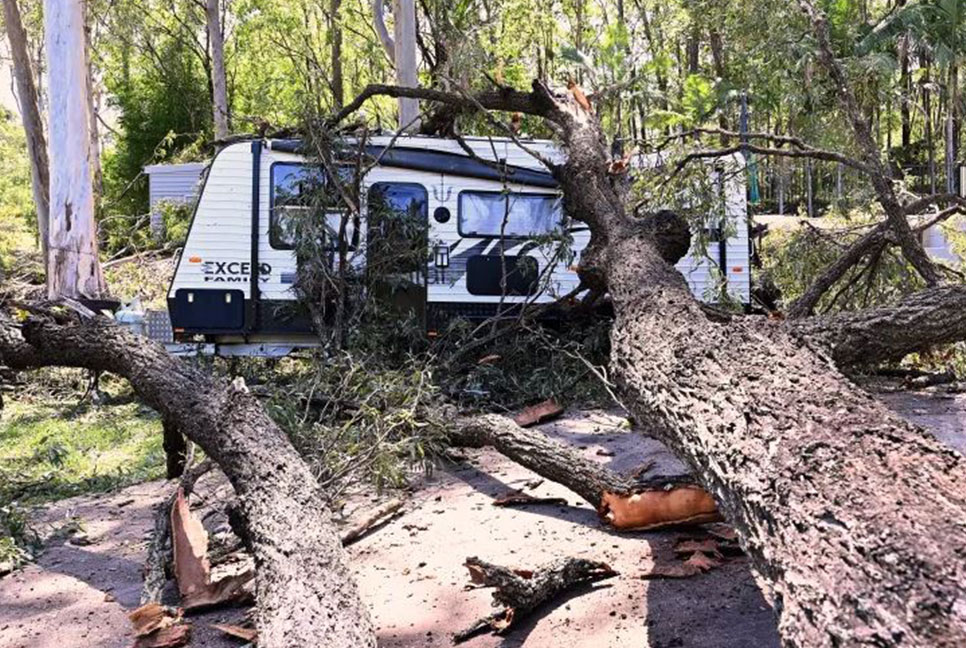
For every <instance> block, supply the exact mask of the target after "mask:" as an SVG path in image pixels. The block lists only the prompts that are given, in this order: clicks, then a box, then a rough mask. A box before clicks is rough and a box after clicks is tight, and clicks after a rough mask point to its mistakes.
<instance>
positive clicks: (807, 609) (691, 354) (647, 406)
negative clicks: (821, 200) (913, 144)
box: [349, 82, 966, 648]
mask: <svg viewBox="0 0 966 648" xmlns="http://www.w3.org/2000/svg"><path fill="white" fill-rule="evenodd" d="M380 92H381V89H379V88H373V87H370V88H368V89H367V90H366V92H364V93H363V94H362V95H360V99H359V100H357V101H356V102H353V104H351V105H350V107H349V108H357V107H358V106H359V105H361V102H362V100H363V99H364V98H365V97H367V96H372V95H373V94H379V93H380ZM407 92H412V93H413V96H417V97H420V98H424V99H428V100H430V101H439V102H442V103H444V104H446V105H447V106H454V105H456V106H463V108H464V109H466V110H472V109H473V108H474V107H477V108H478V107H481V106H482V107H483V108H486V109H499V110H516V111H520V112H525V113H529V114H532V115H536V116H539V117H543V118H544V119H546V120H548V121H550V122H551V123H552V124H553V126H554V127H555V130H556V131H557V132H558V133H559V135H560V137H561V139H562V141H563V143H564V147H565V149H566V152H567V159H566V161H565V162H564V163H563V164H560V165H554V164H548V166H549V167H550V169H551V171H552V172H553V174H554V176H555V178H556V179H557V180H558V182H559V183H560V186H561V188H562V190H563V194H564V207H565V210H566V211H567V212H568V213H569V214H571V215H572V216H574V217H575V218H577V219H579V220H581V221H584V222H586V223H587V224H588V226H589V228H590V230H591V240H590V244H589V245H588V247H587V248H586V249H585V250H584V251H583V253H582V254H581V259H580V267H579V270H580V275H581V280H582V282H583V285H584V286H585V287H587V288H588V289H589V290H592V291H596V292H599V293H602V292H604V291H607V292H609V293H610V295H611V297H612V299H613V302H614V308H615V313H616V317H615V321H614V325H613V328H612V333H611V363H612V375H613V376H614V378H615V379H616V382H617V386H618V389H619V390H620V394H621V397H622V400H623V402H624V403H625V405H627V406H628V407H629V408H630V410H631V412H632V413H633V414H634V417H635V419H636V420H637V421H638V422H639V423H640V424H642V425H643V426H644V427H645V428H646V429H648V431H649V432H650V433H652V434H654V435H655V436H657V437H658V438H659V439H661V440H662V441H664V442H665V443H666V444H667V445H668V446H669V447H670V448H671V449H672V450H673V451H674V452H675V453H676V454H677V455H678V456H679V457H680V458H682V459H683V460H685V461H686V462H687V463H688V464H689V466H690V467H691V469H692V470H693V471H694V472H695V474H696V475H697V476H698V477H699V479H700V480H701V482H702V483H703V485H704V486H705V487H706V488H707V489H708V490H709V491H710V492H711V493H712V494H713V495H714V497H715V500H716V501H717V503H718V506H719V508H720V509H721V511H722V513H724V515H725V516H726V517H727V519H728V520H729V522H731V523H732V524H734V525H735V528H736V529H737V530H738V532H739V536H740V539H741V541H742V544H743V546H744V547H745V548H746V549H747V551H748V553H749V555H750V557H751V558H752V560H753V561H754V563H755V565H756V567H757V569H758V570H759V571H760V572H761V573H762V574H763V575H764V576H765V577H766V578H767V579H768V580H769V581H770V582H771V584H772V586H773V589H774V592H775V604H776V609H777V610H778V612H779V615H780V621H779V629H780V632H781V635H782V638H783V641H784V642H785V644H786V645H789V646H832V645H876V646H899V645H902V646H906V645H929V646H941V647H946V646H948V647H950V648H952V647H953V646H961V645H964V644H966V604H964V603H963V602H964V601H966V533H964V532H966V492H964V489H963V487H962V484H964V483H966V460H964V458H963V457H962V456H961V455H959V454H958V453H956V452H954V451H952V450H950V449H949V448H947V447H945V446H943V445H942V444H941V443H939V442H938V441H937V440H935V439H934V438H933V437H932V436H930V435H929V434H928V433H926V432H925V431H923V430H921V429H919V428H916V427H915V426H912V425H911V424H909V423H908V422H906V421H904V420H902V419H900V418H899V417H898V416H896V415H895V414H893V413H892V412H890V411H889V410H887V409H886V408H885V407H884V406H883V405H882V404H880V403H879V402H878V401H876V400H875V399H874V398H872V397H871V396H870V395H868V394H867V393H865V392H864V391H862V390H861V389H859V388H858V387H856V386H855V385H854V384H852V383H850V382H849V381H848V380H847V379H846V378H845V377H844V376H843V375H842V374H841V373H839V371H838V370H836V369H835V367H834V366H833V365H832V364H831V363H830V362H829V360H828V358H827V356H825V355H824V354H819V353H815V352H814V351H813V350H812V349H811V348H809V347H808V346H807V345H806V344H805V343H804V342H803V341H802V340H801V338H800V337H798V336H795V335H793V334H792V333H791V332H790V331H789V330H788V329H787V328H785V327H782V326H774V325H769V324H767V323H766V322H765V321H762V320H761V319H760V318H759V319H754V318H734V319H732V320H730V321H722V320H719V319H716V320H714V321H712V320H711V319H709V317H708V316H707V315H706V313H705V310H704V309H703V308H702V307H701V305H700V304H699V303H698V302H697V301H696V299H695V298H694V296H693V295H692V294H691V292H690V290H689V289H688V286H687V283H686V282H685V280H684V278H683V277H682V276H681V275H680V273H678V272H677V271H676V270H675V269H674V268H673V266H672V265H671V264H670V263H669V260H668V259H667V258H662V255H661V249H660V246H659V244H658V241H657V239H656V238H655V236H654V235H653V234H652V233H650V232H649V231H648V230H647V228H646V226H645V225H644V224H642V222H641V220H639V219H636V218H634V217H632V216H629V215H628V214H627V213H626V209H625V205H626V202H627V195H626V183H623V182H621V181H620V179H619V178H614V177H613V176H612V175H611V174H610V173H608V169H609V168H610V162H611V160H610V156H609V154H608V149H609V147H608V145H607V138H606V137H605V135H604V133H603V131H602V129H601V126H600V123H599V122H598V120H597V119H596V117H594V115H593V113H592V112H591V111H588V110H585V109H584V108H583V107H581V106H580V105H579V104H578V103H577V102H576V101H575V100H574V99H573V97H571V96H569V95H564V96H561V95H555V94H554V93H552V92H551V91H550V90H549V89H548V88H547V87H546V86H544V85H543V84H541V83H539V82H534V84H533V91H532V92H530V93H522V92H519V91H515V90H512V89H509V88H500V89H499V91H498V92H494V93H490V94H488V95H487V96H486V97H485V99H486V101H485V102H484V101H480V102H474V101H473V100H472V98H471V99H467V98H466V97H463V96H460V95H455V94H449V93H445V92H440V91H434V92H433V93H427V92H426V91H421V90H413V91H410V90H408V89H402V88H393V89H392V93H393V96H398V95H400V94H403V93H407ZM876 181H877V189H883V190H889V191H891V188H890V187H887V186H886V185H887V184H888V182H889V180H888V178H885V179H882V178H878V179H876ZM882 193H888V192H887V191H884V192H882ZM885 197H886V198H888V197H889V196H885ZM886 202H889V201H886ZM890 207H891V204H890ZM892 211H894V212H896V213H898V211H897V210H892ZM895 216H896V214H894V213H890V224H892V225H896V223H895V222H894V221H896V220H897V219H896V218H895ZM901 216H902V217H903V219H904V216H905V215H904V214H901ZM903 226H904V227H905V230H908V225H907V224H906V223H905V221H904V220H903V221H902V222H901V223H898V227H897V228H896V229H898V230H899V231H898V232H897V236H899V239H900V241H902V242H903V243H908V240H907V239H908V237H903V236H902V234H908V231H904V230H903ZM902 247H903V252H904V253H905V254H906V256H907V257H911V259H912V261H913V262H917V261H920V262H921V261H922V259H921V258H919V256H917V255H916V254H915V253H916V252H917V250H916V247H917V246H916V245H905V244H904V245H903V246H902ZM920 249H921V246H920ZM930 268H931V264H929V263H928V260H927V261H926V262H924V263H917V269H919V270H920V272H921V273H922V274H923V275H924V276H926V278H927V281H929V280H930V279H935V276H934V275H935V273H934V272H929V270H930Z"/></svg>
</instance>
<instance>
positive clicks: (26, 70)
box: [3, 0, 50, 264]
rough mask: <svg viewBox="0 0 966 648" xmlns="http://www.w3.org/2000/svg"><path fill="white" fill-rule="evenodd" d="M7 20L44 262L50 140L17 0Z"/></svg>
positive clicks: (10, 3) (7, 7)
mask: <svg viewBox="0 0 966 648" xmlns="http://www.w3.org/2000/svg"><path fill="white" fill-rule="evenodd" d="M3 19H4V25H5V26H6V30H7V41H8V42H9V43H10V54H11V57H12V58H13V74H14V77H15V78H16V81H17V94H18V97H17V98H18V100H19V103H20V115H21V119H22V121H23V130H24V133H25V135H26V137H27V154H28V155H29V156H30V184H31V187H32V188H33V196H34V205H35V208H36V210H37V232H38V233H39V238H40V250H41V253H42V254H43V258H44V263H45V264H46V260H47V258H48V254H47V244H48V240H49V228H50V226H49V223H50V218H49V205H50V167H49V164H48V161H47V141H46V139H45V138H44V121H43V118H42V117H41V115H40V102H39V98H38V95H37V86H36V85H35V83H34V74H33V69H32V66H31V64H30V55H29V53H28V46H27V32H26V31H25V30H24V28H23V21H22V20H21V17H20V7H18V6H17V0H3Z"/></svg>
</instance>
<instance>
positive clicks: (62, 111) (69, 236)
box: [44, 0, 106, 299]
mask: <svg viewBox="0 0 966 648" xmlns="http://www.w3.org/2000/svg"><path fill="white" fill-rule="evenodd" d="M44 30H45V32H46V38H47V69H48V79H49V80H48V87H49V100H50V112H49V115H50V149H49V150H50V253H49V255H48V257H47V293H48V296H49V297H50V298H51V299H56V298H59V297H72V298H78V297H87V298H95V299H96V298H99V297H101V296H103V295H104V294H105V293H106V287H105V284H104V277H103V275H102V274H101V265H100V261H99V259H98V253H97V226H96V223H95V222H94V190H93V184H92V182H91V164H90V160H91V140H90V113H89V105H90V104H89V102H88V97H87V94H88V87H87V55H86V51H85V48H86V38H85V34H84V2H83V0H44Z"/></svg>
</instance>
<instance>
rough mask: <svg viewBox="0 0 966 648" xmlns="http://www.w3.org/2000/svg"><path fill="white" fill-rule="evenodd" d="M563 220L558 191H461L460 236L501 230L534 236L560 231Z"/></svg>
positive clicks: (513, 235)
mask: <svg viewBox="0 0 966 648" xmlns="http://www.w3.org/2000/svg"><path fill="white" fill-rule="evenodd" d="M504 222H505V224H504ZM562 223H563V208H562V205H561V198H560V196H557V195H556V194H537V193H511V192H496V191H463V192H461V193H460V197H459V233H460V236H480V237H487V236H500V234H501V233H502V234H503V236H506V237H510V238H531V237H534V236H543V235H546V234H550V233H552V232H554V231H557V230H559V229H560V226H561V225H562Z"/></svg>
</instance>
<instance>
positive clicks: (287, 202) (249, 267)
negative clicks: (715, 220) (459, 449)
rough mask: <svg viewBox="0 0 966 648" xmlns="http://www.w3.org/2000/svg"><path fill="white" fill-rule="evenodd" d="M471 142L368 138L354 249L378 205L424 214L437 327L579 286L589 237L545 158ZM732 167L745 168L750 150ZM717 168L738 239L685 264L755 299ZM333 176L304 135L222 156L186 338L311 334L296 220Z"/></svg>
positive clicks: (367, 244) (422, 289)
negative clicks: (313, 189) (562, 243)
mask: <svg viewBox="0 0 966 648" xmlns="http://www.w3.org/2000/svg"><path fill="white" fill-rule="evenodd" d="M466 141H467V143H468V144H469V146H470V147H471V149H472V150H473V152H474V156H470V155H468V154H467V153H466V152H465V151H464V150H463V149H462V148H461V147H460V146H459V143H458V142H456V141H454V140H447V139H439V138H432V137H420V136H405V137H397V138H393V137H389V136H379V137H374V138H371V139H370V140H369V141H368V142H367V144H368V152H369V153H370V154H371V155H372V156H373V157H374V158H376V159H378V164H376V165H375V166H373V167H372V168H371V169H370V170H369V171H368V173H367V174H366V176H365V178H364V179H363V181H362V186H361V191H360V194H361V202H362V204H361V205H360V212H361V213H362V219H361V221H360V223H359V227H358V229H359V231H358V232H354V233H352V234H351V236H352V237H353V243H354V244H355V245H354V246H353V247H354V248H355V249H359V250H369V251H370V253H371V251H372V250H375V249H378V245H377V243H378V242H379V241H378V240H377V239H378V237H380V236H384V235H385V234H384V228H382V229H380V228H370V227H367V219H366V214H367V213H368V210H369V209H370V207H371V206H372V205H375V204H379V205H380V208H381V209H385V208H388V209H391V210H399V211H401V212H406V213H408V214H410V215H412V214H416V215H417V216H418V218H419V220H420V222H421V223H424V224H425V225H424V229H423V231H422V232H421V240H420V241H419V242H418V244H419V245H426V246H428V250H427V252H428V254H427V259H428V263H427V267H426V268H425V269H423V271H421V272H414V273H412V283H413V287H414V289H415V291H416V293H417V294H418V295H419V297H418V300H421V302H422V304H421V308H424V312H423V313H422V314H423V316H424V317H425V321H426V325H427V329H428V331H429V332H430V333H432V332H433V331H435V330H436V329H437V328H439V327H440V326H442V324H443V323H445V321H446V320H447V319H448V318H450V317H453V316H465V317H470V318H482V317H488V316H491V315H493V314H494V313H496V312H497V311H498V309H506V308H509V307H514V306H519V305H522V304H528V303H545V302H550V301H555V300H557V299H559V298H560V297H561V296H564V295H567V294H569V293H571V292H572V291H573V290H574V289H575V288H576V287H577V285H578V283H579V281H578V278H577V274H576V272H575V267H576V264H577V263H578V261H579V257H580V253H581V251H582V250H583V249H584V247H585V246H586V245H587V243H588V241H589V231H588V230H587V227H586V226H585V225H583V224H582V223H580V222H577V221H571V220H568V219H567V217H566V215H565V214H564V213H563V209H562V199H561V196H560V192H559V190H558V188H557V184H556V182H555V180H554V179H553V177H552V176H551V175H550V173H549V172H548V171H547V170H546V168H545V167H544V166H543V165H542V164H541V163H540V162H539V161H538V160H536V159H534V157H533V156H531V155H530V154H529V153H528V152H526V151H524V150H523V149H522V148H520V146H518V145H517V144H516V143H514V142H513V141H512V140H509V139H499V138H470V139H467V140H466ZM526 145H527V148H528V149H530V150H536V151H537V152H539V153H540V154H541V155H542V156H544V157H549V158H551V159H553V158H558V159H559V157H560V155H561V154H560V152H559V151H558V150H557V149H556V148H555V146H554V144H553V143H552V142H549V141H537V140H529V141H527V142H526ZM494 163H495V164H494ZM639 163H643V164H653V163H654V161H653V160H646V159H643V158H642V161H639ZM729 164H730V165H732V166H734V165H740V164H741V158H740V157H738V156H736V157H735V158H734V159H733V160H731V161H730V162H729ZM712 173H716V174H720V175H721V178H722V179H721V180H720V187H721V191H723V193H724V199H725V200H724V204H725V207H726V212H727V218H728V219H729V221H730V222H731V227H730V228H729V230H728V231H729V234H730V236H728V238H727V239H726V240H721V241H716V242H713V243H711V244H709V246H708V250H707V254H706V255H704V256H701V257H698V256H696V255H693V254H692V253H689V255H688V256H686V257H685V258H683V259H682V260H681V261H680V262H679V263H678V265H677V267H678V269H679V270H680V271H681V272H682V273H683V275H684V276H685V277H686V278H687V280H688V282H689V284H690V286H691V289H692V290H693V291H694V293H695V295H697V296H698V297H707V296H708V295H710V294H711V292H712V287H713V285H714V284H715V280H714V273H715V272H717V268H718V267H720V268H723V269H724V272H725V274H726V276H727V289H728V291H729V292H730V294H731V296H732V298H734V299H736V300H738V301H741V302H744V303H747V302H748V300H749V294H750V288H751V285H750V268H749V249H748V228H747V218H746V213H747V208H746V198H745V184H744V179H743V174H742V173H728V174H724V173H720V172H719V171H713V172H712ZM323 175H324V174H322V173H321V171H320V170H319V169H318V168H317V167H313V166H312V165H309V164H307V162H306V159H305V157H304V156H303V155H302V154H301V153H300V142H298V141H295V140H265V141H262V140H255V141H250V142H242V143H237V144H232V145H230V146H228V147H226V148H224V149H223V150H222V151H221V152H219V153H218V155H217V156H216V157H215V159H214V160H213V161H212V163H211V166H210V168H209V170H208V173H207V176H206V178H205V180H204V184H203V188H202V190H201V194H200V197H199V199H198V203H197V205H196V208H195V213H194V216H193V219H192V222H191V226H190V229H189V232H188V238H187V241H186V243H185V246H184V250H183V252H182V254H181V257H180V259H179V261H178V264H177V268H176V271H175V275H174V278H173V281H172V283H171V287H170V289H169V292H168V308H169V312H170V317H171V323H172V327H173V329H174V334H175V340H176V341H191V340H204V341H205V342H210V343H216V344H218V345H232V344H235V345H246V346H247V345H252V344H255V345H267V344H276V345H279V346H280V347H281V348H283V349H288V348H291V347H292V346H300V345H302V344H309V343H311V341H312V339H313V337H312V332H311V330H310V327H309V322H308V318H307V317H306V316H304V315H299V313H300V309H298V308H297V307H296V302H295V299H296V297H295V294H294V291H293V284H294V282H295V277H296V273H297V270H298V269H297V263H296V258H295V252H294V241H292V240H291V235H290V234H289V230H288V228H287V227H286V226H287V224H288V220H289V219H290V218H291V217H292V215H293V214H294V213H296V212H298V211H299V210H304V209H306V204H305V200H304V194H305V193H306V191H305V187H306V186H308V185H311V184H313V183H317V182H320V181H321V182H325V179H324V177H323ZM320 179H321V180H320ZM300 198H301V200H300ZM333 216H335V217H336V218H341V215H340V214H338V213H333V214H329V215H328V218H332V217H333ZM562 230H564V231H566V232H567V233H568V234H569V237H568V238H569V239H570V241H569V246H568V247H569V250H567V253H564V254H561V253H560V249H559V247H558V246H556V245H553V244H550V243H546V242H545V241H547V240H548V238H549V237H548V236H547V235H553V234H554V233H560V232H561V231H562ZM383 243H385V242H383ZM411 243H412V242H410V244H411ZM364 261H365V259H363V262H364ZM256 269H257V271H256ZM537 278H539V279H540V281H539V282H538V281H536V279H537ZM226 350H227V349H226Z"/></svg>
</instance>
